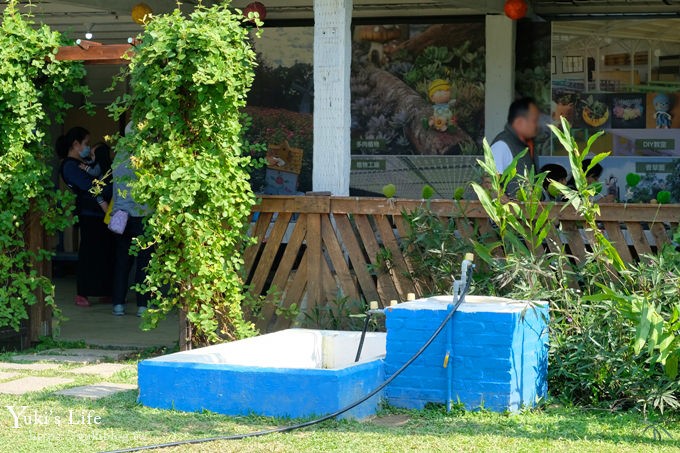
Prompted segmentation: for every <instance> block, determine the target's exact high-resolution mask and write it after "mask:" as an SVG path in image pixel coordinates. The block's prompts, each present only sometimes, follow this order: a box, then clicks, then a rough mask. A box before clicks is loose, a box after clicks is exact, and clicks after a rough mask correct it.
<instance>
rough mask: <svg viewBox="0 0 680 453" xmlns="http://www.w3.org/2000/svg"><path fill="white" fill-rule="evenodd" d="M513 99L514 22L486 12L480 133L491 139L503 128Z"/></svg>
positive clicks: (502, 16)
mask: <svg viewBox="0 0 680 453" xmlns="http://www.w3.org/2000/svg"><path fill="white" fill-rule="evenodd" d="M514 99H515V22H514V21H512V20H510V19H508V18H507V17H506V16H504V15H497V16H486V88H485V93H484V135H485V136H486V138H487V140H489V142H491V140H493V138H494V137H495V136H496V135H497V134H498V133H499V132H500V131H502V130H503V127H505V123H506V122H507V117H508V107H509V106H510V104H511V103H512V101H513V100H514Z"/></svg>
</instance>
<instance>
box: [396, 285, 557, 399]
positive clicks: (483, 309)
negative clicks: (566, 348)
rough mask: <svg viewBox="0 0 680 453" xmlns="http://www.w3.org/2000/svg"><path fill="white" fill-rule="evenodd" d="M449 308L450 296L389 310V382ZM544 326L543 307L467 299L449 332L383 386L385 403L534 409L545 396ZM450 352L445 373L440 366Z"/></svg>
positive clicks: (545, 353) (541, 305)
mask: <svg viewBox="0 0 680 453" xmlns="http://www.w3.org/2000/svg"><path fill="white" fill-rule="evenodd" d="M450 302H451V300H450V297H448V296H446V297H434V298H429V299H421V300H418V301H414V302H407V303H404V304H400V305H398V306H396V307H392V308H391V309H388V310H386V326H387V354H386V357H385V373H386V376H391V375H392V374H393V373H394V372H395V371H396V370H397V369H398V368H399V367H400V366H401V365H403V363H404V362H406V360H408V359H409V358H410V356H411V355H412V354H413V353H414V352H415V351H417V350H418V349H419V348H420V347H421V346H422V345H423V344H424V343H425V342H426V341H427V339H428V338H429V337H430V335H431V334H432V333H433V332H434V331H435V330H436V328H437V327H438V326H439V324H440V323H441V322H442V320H443V319H444V318H445V317H446V315H447V314H448V310H449V304H450ZM547 320H548V307H547V305H544V304H536V305H535V307H530V306H529V304H528V303H523V302H516V301H511V300H508V299H499V298H492V297H480V296H468V297H467V300H466V302H465V303H464V304H463V305H461V307H460V308H459V310H458V312H457V313H456V314H455V315H454V318H453V321H452V325H450V326H447V327H446V328H445V329H444V330H443V331H442V332H441V333H440V335H439V336H438V338H437V339H436V340H435V341H434V342H433V343H432V345H431V346H430V347H429V348H428V349H427V350H426V352H425V353H424V354H423V356H421V358H419V359H418V360H416V362H414V364H413V365H412V366H411V367H409V368H408V369H406V370H405V371H404V373H403V374H402V375H400V376H399V377H398V378H397V379H395V381H394V382H393V383H392V384H390V386H388V387H387V389H386V391H385V396H386V397H387V400H388V402H389V403H390V404H393V405H395V406H399V407H408V408H417V407H423V406H424V405H425V404H427V403H428V402H433V403H446V402H447V400H449V399H450V400H452V401H453V402H456V401H461V402H462V403H464V404H465V405H466V406H467V407H468V408H471V409H472V408H476V407H479V406H482V405H483V406H484V407H486V408H488V409H491V410H497V411H506V410H510V411H517V410H519V409H520V408H521V407H522V406H524V405H526V406H531V405H533V404H534V403H535V401H536V398H537V397H542V396H545V395H546V393H547V364H548V362H547V346H548V335H547ZM449 328H452V330H451V331H449ZM447 352H448V353H449V361H448V367H450V369H447V368H444V367H443V363H444V358H445V356H446V354H447ZM449 382H450V386H449ZM449 387H450V388H451V390H450V393H449Z"/></svg>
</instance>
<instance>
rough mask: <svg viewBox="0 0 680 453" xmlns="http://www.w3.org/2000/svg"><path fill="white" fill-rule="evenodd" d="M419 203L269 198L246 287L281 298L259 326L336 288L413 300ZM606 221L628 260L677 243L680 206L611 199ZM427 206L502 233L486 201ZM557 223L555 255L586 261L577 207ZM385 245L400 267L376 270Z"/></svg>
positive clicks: (259, 209) (256, 225)
mask: <svg viewBox="0 0 680 453" xmlns="http://www.w3.org/2000/svg"><path fill="white" fill-rule="evenodd" d="M423 205H424V202H423V201H420V200H399V199H393V200H388V199H386V198H363V197H362V198H353V197H318V196H307V197H304V196H302V197H288V196H266V197H264V198H263V199H262V201H261V203H260V204H259V205H258V206H256V207H255V209H254V215H253V222H252V228H251V233H250V234H251V235H252V236H253V237H255V238H256V243H255V244H254V245H253V246H251V247H249V248H248V249H247V250H246V253H245V257H244V258H245V265H246V271H247V272H248V283H249V285H250V289H251V291H252V292H253V293H254V294H265V293H266V292H267V291H268V290H269V289H270V288H274V289H275V290H274V294H275V295H276V301H275V303H274V304H265V306H264V308H263V312H262V313H261V317H260V318H261V319H260V320H259V321H258V327H259V328H260V330H261V331H271V330H279V329H283V328H287V327H289V325H290V320H289V319H287V318H286V317H283V316H276V313H275V312H276V308H277V306H278V307H281V308H288V307H290V306H291V304H296V305H297V306H298V307H300V309H301V310H307V311H308V312H309V311H310V310H311V309H312V308H313V307H314V306H315V305H317V304H321V305H325V304H327V303H328V302H330V301H333V300H335V299H337V297H338V294H339V293H340V294H342V295H343V296H347V297H349V298H350V299H352V300H361V299H364V300H366V301H371V300H377V301H379V302H381V303H382V304H387V303H388V302H389V301H390V300H392V299H397V300H405V299H406V295H407V294H408V293H411V292H413V293H416V294H418V291H417V288H416V287H414V285H413V283H412V281H411V279H409V278H408V274H409V262H408V256H405V255H404V254H403V253H402V249H401V239H402V238H404V237H406V236H407V235H408V230H407V224H406V222H405V221H404V219H403V217H402V213H403V212H411V211H413V210H415V209H416V208H418V207H420V206H423ZM600 208H601V216H600V217H599V221H600V225H601V227H602V229H603V231H604V232H605V234H606V236H607V237H608V238H609V239H610V240H611V241H612V242H613V244H614V246H615V247H616V248H617V250H618V251H619V253H620V254H621V256H622V257H623V259H624V260H628V261H633V260H636V259H637V258H638V257H639V256H640V255H642V254H645V253H654V252H656V250H657V249H658V248H659V247H660V246H661V245H662V244H666V243H669V242H670V239H671V237H672V232H673V231H675V230H676V229H677V227H678V221H679V220H680V205H664V206H661V205H641V204H634V205H633V204H629V205H624V204H603V205H601V206H600ZM429 209H431V210H432V211H433V212H434V213H436V214H437V215H439V216H440V217H441V218H442V219H450V218H452V217H453V218H456V219H459V221H458V222H457V223H456V224H457V227H458V230H457V231H458V232H459V234H460V235H461V237H463V238H467V239H472V238H474V237H480V236H488V235H491V236H493V235H494V234H495V232H494V230H493V227H492V226H491V223H490V222H489V219H488V216H487V215H486V213H485V212H484V210H483V209H482V207H481V205H480V204H479V203H478V202H472V201H463V202H454V201H451V200H431V201H430V202H429ZM552 212H553V215H554V216H555V222H556V223H559V229H558V230H557V232H556V233H555V234H554V235H553V237H551V238H550V240H548V241H546V244H547V245H548V246H549V248H550V249H553V251H557V250H556V249H558V248H560V247H562V246H565V248H566V250H567V251H568V252H569V253H570V254H571V255H573V256H574V257H575V259H583V258H584V257H585V256H586V253H587V251H588V250H589V237H590V236H591V234H592V233H590V234H589V232H588V231H586V230H584V229H583V228H582V225H581V224H582V219H581V218H580V217H579V216H578V215H577V214H576V213H575V212H574V211H573V210H572V209H570V208H567V209H564V210H562V209H561V206H560V207H555V208H554V209H553V211H552ZM382 249H386V250H388V251H389V252H390V253H391V260H392V266H393V272H391V273H378V274H375V273H372V272H370V270H369V265H371V264H373V265H377V264H378V263H377V257H378V254H379V253H380V251H381V250H382Z"/></svg>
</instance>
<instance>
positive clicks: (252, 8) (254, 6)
mask: <svg viewBox="0 0 680 453" xmlns="http://www.w3.org/2000/svg"><path fill="white" fill-rule="evenodd" d="M250 13H257V14H258V15H259V16H260V20H261V21H264V18H265V17H267V7H266V6H264V5H263V4H262V3H260V2H253V3H250V4H248V6H246V7H245V8H243V15H244V16H246V18H248V16H249V15H250Z"/></svg>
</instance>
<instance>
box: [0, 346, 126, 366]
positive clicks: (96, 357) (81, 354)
mask: <svg viewBox="0 0 680 453" xmlns="http://www.w3.org/2000/svg"><path fill="white" fill-rule="evenodd" d="M136 352H138V351H134V350H131V349H126V350H123V349H47V350H45V351H41V352H38V353H35V354H23V355H15V356H13V357H12V360H16V361H20V362H59V363H82V364H90V363H99V362H104V361H107V360H108V361H114V362H115V361H119V360H125V359H126V358H128V357H130V356H131V355H133V354H135V353H136Z"/></svg>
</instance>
